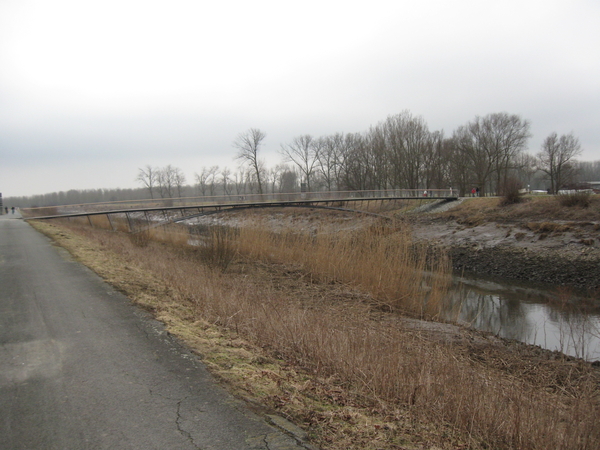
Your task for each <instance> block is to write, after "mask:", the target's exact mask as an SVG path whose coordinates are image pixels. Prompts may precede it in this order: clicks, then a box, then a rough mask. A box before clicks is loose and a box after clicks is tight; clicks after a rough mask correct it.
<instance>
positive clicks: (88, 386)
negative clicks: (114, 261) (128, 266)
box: [0, 214, 308, 450]
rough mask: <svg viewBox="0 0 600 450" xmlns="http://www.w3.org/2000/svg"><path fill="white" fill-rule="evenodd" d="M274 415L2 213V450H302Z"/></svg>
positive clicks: (44, 240)
mask: <svg viewBox="0 0 600 450" xmlns="http://www.w3.org/2000/svg"><path fill="white" fill-rule="evenodd" d="M273 420H274V422H273ZM278 422H279V421H278V420H277V418H272V421H271V422H269V421H268V420H267V418H266V417H262V416H260V415H257V414H254V413H252V412H251V411H250V410H248V409H247V407H246V405H245V404H243V403H242V402H240V401H238V400H235V399H234V398H233V397H231V396H230V395H228V394H227V393H226V392H225V391H224V390H223V389H222V388H220V387H219V386H218V385H217V384H216V383H215V381H214V379H213V378H212V377H211V376H210V374H209V373H208V372H207V371H206V369H205V368H204V366H203V365H202V363H201V361H200V360H198V359H197V358H196V357H195V356H194V355H193V354H191V353H190V352H189V351H188V350H187V349H186V348H185V347H184V346H183V345H181V344H180V343H179V342H177V341H176V340H175V339H174V338H172V337H171V336H170V335H169V334H168V333H166V332H165V330H164V328H163V326H162V325H161V324H160V323H159V322H157V321H155V320H153V319H152V317H150V316H149V315H148V314H147V313H145V312H144V311H142V310H140V309H139V308H137V307H135V306H134V305H132V304H131V302H130V301H129V300H128V299H127V298H126V297H125V296H123V295H122V294H120V293H119V292H117V291H115V290H114V289H113V288H112V287H111V286H109V285H108V284H106V283H104V282H103V280H101V279H100V278H99V277H98V276H97V275H95V274H94V273H93V272H91V271H90V270H89V269H87V268H86V267H84V266H82V265H81V264H79V263H77V262H76V261H74V260H72V259H71V258H70V256H69V254H68V253H67V252H66V251H64V250H63V249H61V248H57V247H55V246H53V245H52V243H51V242H50V240H49V239H48V238H46V237H45V236H43V235H41V234H40V233H38V232H37V231H35V230H34V229H33V228H32V227H31V226H29V225H28V224H27V223H26V222H24V221H23V220H20V219H19V218H18V214H15V215H11V214H8V215H2V216H0V449H3V450H13V449H14V450H17V449H27V450H37V449H40V450H41V449H43V450H52V449H56V450H66V449H74V450H75V449H77V450H83V449H111V450H121V449H122V450H126V449H139V450H151V449H157V450H171V449H173V450H179V449H181V450H184V449H185V450H187V449H203V450H209V449H214V450H227V449H269V450H284V449H300V448H308V446H305V445H303V444H301V443H300V440H299V439H298V436H300V435H299V434H297V435H295V436H294V434H290V433H287V432H283V431H282V429H281V428H279V427H275V426H273V425H272V423H278ZM284 426H285V422H284Z"/></svg>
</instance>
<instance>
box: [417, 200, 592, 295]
mask: <svg viewBox="0 0 600 450" xmlns="http://www.w3.org/2000/svg"><path fill="white" fill-rule="evenodd" d="M551 200H552V199H534V200H530V201H528V202H526V203H524V204H522V205H512V206H510V207H500V206H498V199H485V198H484V199H469V200H467V201H464V202H461V203H457V204H456V206H454V207H450V208H446V210H445V211H442V212H436V211H435V209H434V210H433V211H432V212H431V213H425V214H413V215H411V216H410V218H409V221H410V223H411V225H412V227H413V230H414V235H415V238H416V239H417V240H418V241H421V242H427V243H428V245H432V246H442V247H444V248H446V249H447V250H448V253H449V255H450V257H451V259H452V265H453V268H454V270H455V271H457V272H469V273H475V274H481V275H492V276H495V277H502V278H507V279H515V280H527V281H534V282H543V283H552V284H554V285H560V286H567V287H571V288H575V289H578V290H584V291H588V292H591V293H596V294H597V293H598V292H600V218H599V216H600V208H599V207H598V203H600V202H599V201H597V200H598V199H595V200H596V201H595V202H594V203H592V205H591V206H590V207H588V208H578V209H569V208H556V207H555V205H554V204H553V203H551ZM449 206H451V205H449Z"/></svg>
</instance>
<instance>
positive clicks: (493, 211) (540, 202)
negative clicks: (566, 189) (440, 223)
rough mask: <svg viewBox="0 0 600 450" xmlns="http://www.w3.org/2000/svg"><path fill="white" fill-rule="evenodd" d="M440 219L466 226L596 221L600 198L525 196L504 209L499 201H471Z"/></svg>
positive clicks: (491, 199)
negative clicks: (516, 222) (528, 221)
mask: <svg viewBox="0 0 600 450" xmlns="http://www.w3.org/2000/svg"><path fill="white" fill-rule="evenodd" d="M442 217H443V218H444V219H448V220H457V221H458V222H460V223H464V224H469V225H473V224H481V223H484V222H500V223H502V222H510V221H519V220H530V221H531V220H543V221H546V220H547V219H548V217H552V218H553V219H554V220H557V221H578V222H598V221H600V195H584V196H577V195H561V196H540V197H524V198H523V201H522V202H520V203H516V204H510V205H506V206H503V205H502V199H501V198H497V197H488V198H474V199H469V200H468V201H465V202H463V203H462V204H460V205H458V206H457V207H455V208H452V209H451V210H450V211H447V212H445V213H442Z"/></svg>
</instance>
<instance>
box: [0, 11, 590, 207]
mask: <svg viewBox="0 0 600 450" xmlns="http://www.w3.org/2000/svg"><path fill="white" fill-rule="evenodd" d="M599 24H600V2H599V1H598V0H589V1H578V0H568V1H567V0H564V1H556V0H540V1H537V0H531V1H529V0H519V1H516V0H501V1H500V0H498V1H496V0H489V1H481V0H454V1H447V0H435V1H434V0H421V1H418V2H417V1H402V0H393V1H392V0H390V1H386V0H370V1H368V2H367V1H365V0H363V1H361V2H356V1H352V0H345V1H328V0H318V1H313V0H305V1H302V2H290V1H281V0H279V1H265V0H254V1H247V0H246V1H237V0H234V1H227V0H222V1H214V0H213V1H210V2H208V1H203V0H193V1H192V0H170V1H166V0H165V1H152V0H143V1H142V0H139V1H138V0H118V1H113V0H101V1H96V0H53V1H48V0H0V192H2V193H3V194H4V196H5V197H7V196H20V195H32V194H43V193H48V192H54V191H61V190H68V189H96V188H117V187H120V188H129V187H139V185H138V184H137V183H136V182H135V178H136V175H137V172H138V168H140V167H144V166H146V165H148V164H150V165H152V166H165V165H167V164H171V165H173V166H175V167H179V168H181V169H182V170H183V171H184V173H185V175H186V177H187V179H188V182H190V183H193V181H194V174H195V173H196V172H200V171H201V170H202V167H203V166H212V165H219V166H220V167H224V166H228V167H230V168H231V169H234V168H235V167H237V162H236V161H234V159H233V158H234V156H235V149H234V148H233V147H232V142H233V141H234V139H235V138H236V136H237V135H238V134H239V133H240V132H243V131H245V130H247V129H249V128H259V129H261V130H262V131H264V132H265V133H266V134H267V138H266V139H265V146H264V148H263V155H264V158H265V160H267V163H268V164H269V165H275V164H276V163H279V162H280V159H281V158H280V156H279V155H278V153H277V151H278V150H279V148H280V145H281V144H282V143H288V142H290V141H291V139H292V138H293V137H295V136H298V135H301V134H311V135H313V136H315V137H316V136H322V135H326V134H332V133H335V132H344V133H348V132H363V131H366V130H367V129H368V128H369V127H370V126H371V125H375V124H376V123H378V122H380V121H383V120H384V119H385V118H386V117H387V116H389V115H392V114H397V113H400V112H402V111H404V110H409V111H410V112H411V113H412V114H413V115H416V116H422V117H423V118H424V119H425V120H426V121H427V123H428V125H429V128H430V129H431V130H442V129H443V130H444V132H445V133H446V135H447V136H448V135H451V134H452V131H453V130H454V129H455V128H456V127H458V126H459V125H462V124H465V123H467V122H469V121H471V120H473V119H474V118H475V117H476V116H485V115H487V114H490V113H495V112H507V113H510V114H518V115H520V116H521V117H522V118H524V119H527V120H529V121H530V122H531V125H532V127H531V131H532V133H533V138H532V139H531V140H530V141H529V149H530V152H531V153H537V152H538V151H539V148H540V145H541V142H542V140H543V139H544V138H545V137H546V136H547V135H548V134H550V133H551V132H557V133H558V134H565V133H570V132H573V133H574V134H575V135H576V136H577V137H578V138H579V139H580V142H581V144H582V147H583V149H584V153H583V155H582V157H581V159H582V160H587V161H592V160H600V25H599Z"/></svg>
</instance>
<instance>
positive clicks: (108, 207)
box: [22, 189, 458, 231]
mask: <svg viewBox="0 0 600 450" xmlns="http://www.w3.org/2000/svg"><path fill="white" fill-rule="evenodd" d="M457 199H458V191H457V190H454V189H427V190H424V189H388V190H378V191H328V192H310V193H308V192H307V193H291V194H280V193H275V194H240V195H234V194H232V195H221V196H211V197H185V198H168V199H150V200H136V201H124V202H106V203H88V204H80V205H66V206H53V207H45V208H23V209H22V212H23V216H24V217H25V219H27V220H34V219H35V220H48V219H59V218H62V219H74V218H87V221H88V222H89V224H90V225H91V226H94V222H95V221H96V220H97V219H96V218H98V217H99V216H104V217H105V218H106V220H107V221H108V223H109V224H110V226H111V227H112V228H113V229H117V226H116V222H117V221H119V222H123V219H124V220H125V221H126V223H127V224H128V228H129V231H136V230H139V229H141V228H146V227H147V226H148V224H150V223H153V224H164V223H173V222H182V221H184V220H189V219H193V218H196V217H200V216H205V215H209V214H216V213H225V212H231V211H239V210H244V209H251V208H254V209H256V208H321V209H336V210H343V211H352V212H356V213H361V214H375V213H372V212H369V211H368V209H369V207H368V205H372V204H373V203H377V202H379V203H381V204H384V203H386V202H399V201H420V202H422V203H423V202H431V201H452V200H457ZM375 215H378V214H375ZM386 218H387V217H386Z"/></svg>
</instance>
